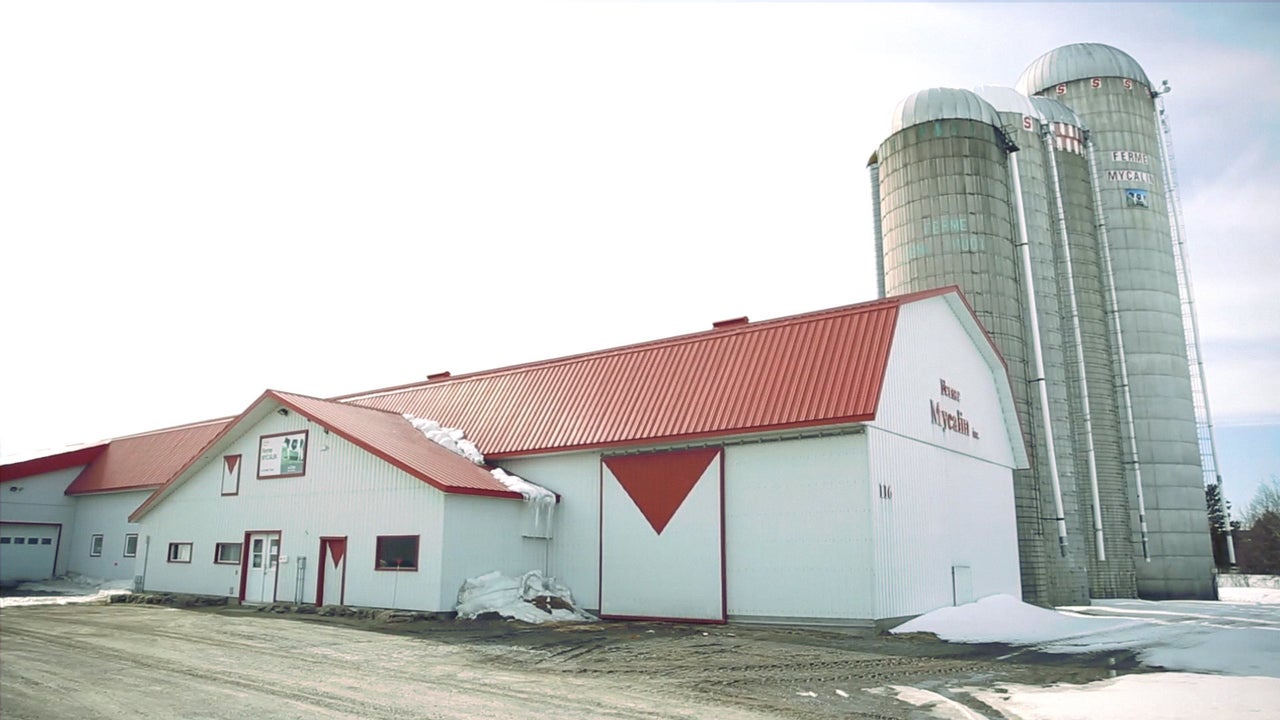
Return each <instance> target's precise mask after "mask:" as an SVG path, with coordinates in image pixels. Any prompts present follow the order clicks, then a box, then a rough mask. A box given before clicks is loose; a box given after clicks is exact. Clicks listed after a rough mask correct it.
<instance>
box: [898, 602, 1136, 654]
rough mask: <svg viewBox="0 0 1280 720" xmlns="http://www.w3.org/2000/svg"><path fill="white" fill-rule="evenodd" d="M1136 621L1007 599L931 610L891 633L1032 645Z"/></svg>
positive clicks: (1113, 627) (1116, 627) (1120, 626)
mask: <svg viewBox="0 0 1280 720" xmlns="http://www.w3.org/2000/svg"><path fill="white" fill-rule="evenodd" d="M1141 624H1142V621H1140V620H1108V619H1102V618H1087V617H1081V616H1079V615H1068V614H1065V613H1060V612H1055V611H1053V610H1046V609H1044V608H1039V607H1036V606H1034V605H1028V604H1027V603H1024V602H1022V601H1021V600H1018V599H1016V598H1013V597H1011V596H1009V595H992V596H990V597H985V598H982V599H981V600H979V601H977V602H974V603H969V604H967V605H960V606H958V607H945V608H941V609H939V610H934V611H933V612H931V613H928V614H926V615H921V616H920V617H918V618H916V619H914V620H912V621H910V622H907V623H904V624H902V625H899V626H898V627H896V628H894V629H893V631H892V632H894V633H911V632H927V633H933V634H934V635H937V636H938V637H939V638H941V639H943V640H949V641H952V642H960V643H981V642H1002V643H1009V644H1011V645H1033V644H1036V643H1043V642H1049V641H1054V640H1067V639H1071V638H1082V637H1086V636H1089V635H1095V634H1098V633H1106V632H1113V631H1115V630H1117V629H1119V628H1122V627H1132V626H1135V625H1141Z"/></svg>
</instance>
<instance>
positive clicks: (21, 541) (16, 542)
mask: <svg viewBox="0 0 1280 720" xmlns="http://www.w3.org/2000/svg"><path fill="white" fill-rule="evenodd" d="M26 542H27V539H26V538H19V537H16V538H14V539H13V544H14V545H23V544H25V543H26Z"/></svg>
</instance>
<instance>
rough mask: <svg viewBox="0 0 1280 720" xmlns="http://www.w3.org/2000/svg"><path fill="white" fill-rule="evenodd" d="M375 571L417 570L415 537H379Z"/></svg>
mask: <svg viewBox="0 0 1280 720" xmlns="http://www.w3.org/2000/svg"><path fill="white" fill-rule="evenodd" d="M377 553H378V557H377V564H376V565H375V566H374V568H375V569H376V570H393V571H394V570H413V571H416V570H417V569H418V536H417V535H379V536H378V550H377Z"/></svg>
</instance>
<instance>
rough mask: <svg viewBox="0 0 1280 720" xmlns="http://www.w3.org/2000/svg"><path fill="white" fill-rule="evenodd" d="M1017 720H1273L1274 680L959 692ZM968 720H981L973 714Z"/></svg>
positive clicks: (1171, 680)
mask: <svg viewBox="0 0 1280 720" xmlns="http://www.w3.org/2000/svg"><path fill="white" fill-rule="evenodd" d="M961 691H962V692H965V693H966V694H968V695H970V696H972V697H973V698H975V699H977V700H980V701H982V702H984V703H986V704H987V705H990V706H991V707H993V708H996V709H997V710H999V711H1000V712H1001V714H1002V715H1003V716H1004V717H1010V718H1021V720H1077V719H1078V720H1141V719H1143V718H1151V719H1152V720H1184V719H1185V720H1202V719H1203V718H1240V719H1244V718H1260V719H1261V718H1274V717H1276V712H1277V707H1278V703H1280V694H1277V693H1278V692H1280V681H1277V680H1275V679H1274V678H1263V677H1221V676H1218V675H1195V674H1191V673H1151V674H1144V675H1125V676H1123V677H1118V678H1115V679H1114V680H1102V681H1100V682H1095V683H1089V684H1088V685H1054V686H1052V687H1032V686H1027V685H1001V686H1000V687H999V689H992V688H965V689H962V690H961ZM973 717H974V718H981V717H982V716H981V715H977V714H975V715H974V716H973Z"/></svg>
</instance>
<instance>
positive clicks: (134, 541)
mask: <svg viewBox="0 0 1280 720" xmlns="http://www.w3.org/2000/svg"><path fill="white" fill-rule="evenodd" d="M124 556H125V557H137V556H138V533H129V534H127V535H125V536H124Z"/></svg>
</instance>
